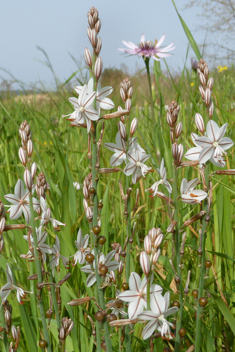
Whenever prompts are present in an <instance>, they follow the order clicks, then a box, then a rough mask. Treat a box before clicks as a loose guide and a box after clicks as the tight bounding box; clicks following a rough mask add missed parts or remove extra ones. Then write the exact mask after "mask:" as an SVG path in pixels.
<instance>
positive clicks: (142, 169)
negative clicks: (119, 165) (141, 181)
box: [123, 143, 151, 183]
mask: <svg viewBox="0 0 235 352" xmlns="http://www.w3.org/2000/svg"><path fill="white" fill-rule="evenodd" d="M127 157H128V159H129V161H130V162H129V163H128V164H127V165H126V167H125V169H124V171H123V172H124V174H125V175H127V176H130V175H132V182H133V183H136V181H137V179H138V178H139V177H141V176H145V175H146V174H147V173H148V172H149V171H150V170H151V167H148V166H146V165H145V164H144V163H145V161H147V160H148V159H149V155H147V154H146V153H145V151H144V150H143V149H142V148H141V147H140V145H139V144H138V143H137V144H136V148H131V149H129V151H128V153H127Z"/></svg>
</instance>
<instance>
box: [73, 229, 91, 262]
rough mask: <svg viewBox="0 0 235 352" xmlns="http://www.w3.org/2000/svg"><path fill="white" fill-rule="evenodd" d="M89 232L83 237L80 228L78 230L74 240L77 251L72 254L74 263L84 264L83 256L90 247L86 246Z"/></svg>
mask: <svg viewBox="0 0 235 352" xmlns="http://www.w3.org/2000/svg"><path fill="white" fill-rule="evenodd" d="M88 241H89V234H87V235H85V236H84V238H83V236H82V231H81V229H79V230H78V235H77V241H75V245H76V247H77V249H78V251H77V252H76V253H75V254H74V265H76V264H77V262H78V263H79V264H84V263H85V256H86V254H87V253H88V252H90V248H88Z"/></svg>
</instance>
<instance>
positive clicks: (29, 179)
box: [24, 169, 33, 190]
mask: <svg viewBox="0 0 235 352" xmlns="http://www.w3.org/2000/svg"><path fill="white" fill-rule="evenodd" d="M24 182H25V184H26V187H27V188H28V189H29V190H31V189H32V186H33V178H32V175H31V172H30V171H29V170H28V169H25V170H24Z"/></svg>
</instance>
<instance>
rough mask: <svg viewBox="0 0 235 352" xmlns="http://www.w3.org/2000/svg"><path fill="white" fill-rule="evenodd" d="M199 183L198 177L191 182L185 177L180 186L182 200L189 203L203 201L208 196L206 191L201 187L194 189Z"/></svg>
mask: <svg viewBox="0 0 235 352" xmlns="http://www.w3.org/2000/svg"><path fill="white" fill-rule="evenodd" d="M198 183H199V180H198V178H195V179H194V180H192V181H189V182H188V181H187V180H186V178H183V180H182V182H181V186H180V191H181V200H182V202H184V203H188V204H197V203H201V202H202V201H203V200H204V199H205V198H206V197H207V193H206V192H204V191H202V190H201V189H194V188H195V187H196V186H197V185H198Z"/></svg>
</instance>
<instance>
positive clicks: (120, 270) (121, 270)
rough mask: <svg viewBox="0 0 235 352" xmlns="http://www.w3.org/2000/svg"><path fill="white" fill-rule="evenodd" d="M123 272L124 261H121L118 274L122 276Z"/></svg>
mask: <svg viewBox="0 0 235 352" xmlns="http://www.w3.org/2000/svg"><path fill="white" fill-rule="evenodd" d="M122 272H123V261H122V260H121V261H120V264H119V268H118V273H119V274H121V273H122Z"/></svg>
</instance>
